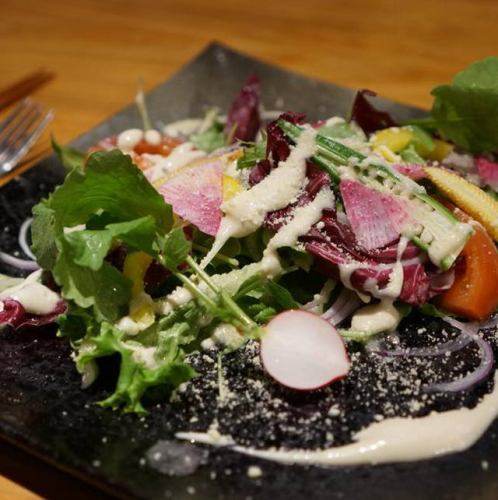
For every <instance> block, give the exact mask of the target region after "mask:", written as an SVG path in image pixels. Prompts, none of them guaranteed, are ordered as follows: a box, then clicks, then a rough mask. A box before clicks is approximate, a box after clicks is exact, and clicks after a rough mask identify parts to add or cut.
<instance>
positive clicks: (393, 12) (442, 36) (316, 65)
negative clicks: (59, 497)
mask: <svg viewBox="0 0 498 500" xmlns="http://www.w3.org/2000/svg"><path fill="white" fill-rule="evenodd" d="M0 13H1V16H0V47H2V51H1V55H0V68H1V71H0V88H2V87H4V86H6V85H8V84H9V83H11V82H12V81H14V80H16V79H18V78H20V77H22V76H23V75H25V74H26V73H28V72H30V71H32V70H33V69H35V68H38V67H46V68H48V69H51V70H53V71H55V72H56V73H57V78H56V79H55V80H54V81H52V82H51V83H49V84H48V85H46V86H45V87H44V88H42V89H41V90H39V91H38V92H37V93H36V99H37V100H39V101H40V102H42V103H44V104H46V105H47V106H48V107H51V108H53V109H54V110H55V112H56V119H55V121H54V123H53V127H52V132H53V133H54V134H55V136H56V137H57V139H58V140H59V141H60V142H67V141H69V140H70V139H72V138H74V137H75V136H77V135H79V134H81V133H83V132H85V131H86V130H87V129H89V128H90V127H92V126H93V125H95V124H96V123H97V122H100V121H101V120H103V119H104V118H106V117H107V116H109V115H111V114H112V113H114V112H115V111H117V110H118V109H120V108H121V107H122V106H123V105H124V104H126V103H127V102H129V101H130V100H131V99H132V97H133V95H134V93H135V91H136V84H137V78H138V77H140V76H141V77H143V78H144V80H145V86H146V88H149V87H152V86H154V85H156V84H158V83H159V82H161V81H163V80H165V79H166V78H167V77H168V76H169V75H171V74H172V73H173V72H174V71H175V70H177V69H178V68H179V67H180V66H181V65H182V64H183V63H184V62H186V61H188V60H189V59H190V58H192V57H193V56H194V55H196V54H197V53H198V52H199V51H200V50H201V49H202V48H203V47H204V46H205V45H206V44H207V43H209V42H210V41H212V40H219V41H222V42H224V43H226V44H229V45H231V46H233V47H234V48H236V49H239V50H241V51H243V52H247V53H249V54H252V55H254V56H256V57H259V58H261V59H263V60H266V61H269V62H272V63H277V64H279V65H282V66H284V67H286V68H289V69H293V70H296V71H299V72H302V73H306V74H308V75H310V76H314V77H318V78H321V79H324V80H329V81H332V82H336V83H339V84H342V85H346V86H350V87H367V88H370V89H374V90H376V91H377V92H378V93H380V94H382V95H385V96H387V97H391V98H393V99H397V100H399V101H402V102H406V103H410V104H415V105H418V106H423V107H429V106H430V104H431V97H430V94H429V91H430V89H431V88H432V87H433V86H434V85H435V84H438V83H443V82H448V81H449V80H450V79H451V77H452V76H453V75H454V74H455V73H456V72H457V71H458V70H460V69H462V68H463V67H465V66H466V65H467V64H469V63H470V62H472V61H474V60H476V59H479V58H482V57H484V56H487V55H492V54H495V55H496V54H497V52H498V30H497V29H496V24H497V21H498V2H497V1H496V0H473V1H472V0H451V1H450V0H446V1H438V0H417V1H415V0H405V1H403V2H401V1H400V0H325V1H320V0H306V1H303V0H285V1H278V0H273V1H272V0H244V1H241V0H238V1H229V0H221V1H216V0H173V1H171V0H140V1H138V0H135V1H131V0H106V1H102V0H78V1H75V2H70V1H68V0H45V1H43V2H41V1H39V0H2V1H1V8H0ZM47 144H48V143H47V138H45V139H44V141H42V143H41V144H39V145H38V146H37V151H40V150H41V149H43V147H46V146H47ZM0 497H2V498H4V497H5V498H7V497H10V498H33V495H32V494H30V493H29V492H27V491H26V490H23V489H21V488H20V487H19V486H17V485H15V484H14V483H12V482H9V481H8V480H7V479H5V478H2V477H1V476H0Z"/></svg>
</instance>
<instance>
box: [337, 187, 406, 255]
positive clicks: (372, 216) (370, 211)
mask: <svg viewBox="0 0 498 500" xmlns="http://www.w3.org/2000/svg"><path fill="white" fill-rule="evenodd" d="M340 189H341V195H342V199H343V202H344V207H345V209H346V215H347V217H348V220H349V223H350V225H351V229H352V230H353V233H354V235H355V237H356V239H357V241H358V243H359V244H360V245H361V246H362V247H363V248H365V249H366V250H374V249H376V248H382V247H384V246H386V245H388V244H389V243H392V242H393V241H395V240H396V239H397V238H398V237H399V235H400V232H401V231H402V230H403V228H404V227H406V225H407V224H409V223H410V222H411V218H410V216H409V215H408V207H407V205H406V202H405V200H403V199H401V198H399V197H397V196H394V195H390V194H387V193H381V192H379V191H376V190H375V189H372V188H369V187H367V186H365V185H363V184H361V183H360V182H357V181H352V180H343V181H342V182H341V186H340Z"/></svg>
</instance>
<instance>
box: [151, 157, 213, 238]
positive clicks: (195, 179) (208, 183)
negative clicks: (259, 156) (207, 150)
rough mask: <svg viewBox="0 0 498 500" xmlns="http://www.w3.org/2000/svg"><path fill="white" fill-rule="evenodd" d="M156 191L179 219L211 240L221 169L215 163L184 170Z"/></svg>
mask: <svg viewBox="0 0 498 500" xmlns="http://www.w3.org/2000/svg"><path fill="white" fill-rule="evenodd" d="M158 191H159V192H160V193H161V194H162V195H163V198H164V199H165V200H166V202H168V203H169V204H171V206H172V207H173V211H174V212H175V213H176V214H178V215H179V216H180V217H183V218H184V219H187V220H188V221H190V222H192V224H195V225H196V226H197V227H198V228H199V229H200V230H201V231H202V232H204V233H206V234H209V235H211V236H215V235H216V232H217V231H218V227H219V225H220V222H221V215H222V214H221V208H220V207H221V203H222V201H223V166H222V164H221V163H220V162H219V161H213V162H210V163H206V164H204V165H202V166H194V167H189V168H184V169H182V170H179V171H178V174H177V175H175V176H174V177H172V178H171V179H169V180H167V181H166V182H165V183H164V184H162V185H161V186H159V188H158Z"/></svg>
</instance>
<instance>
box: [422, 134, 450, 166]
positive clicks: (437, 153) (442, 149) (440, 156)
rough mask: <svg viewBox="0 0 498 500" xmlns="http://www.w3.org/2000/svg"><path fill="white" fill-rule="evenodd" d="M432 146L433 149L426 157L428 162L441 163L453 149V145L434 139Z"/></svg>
mask: <svg viewBox="0 0 498 500" xmlns="http://www.w3.org/2000/svg"><path fill="white" fill-rule="evenodd" d="M434 145H435V148H434V149H433V150H432V151H431V152H430V153H428V154H427V155H426V158H427V159H428V160H434V161H443V160H444V159H445V158H446V157H447V156H448V155H449V154H450V153H451V152H452V151H453V149H454V146H453V144H450V143H449V142H446V141H442V140H441V139H434Z"/></svg>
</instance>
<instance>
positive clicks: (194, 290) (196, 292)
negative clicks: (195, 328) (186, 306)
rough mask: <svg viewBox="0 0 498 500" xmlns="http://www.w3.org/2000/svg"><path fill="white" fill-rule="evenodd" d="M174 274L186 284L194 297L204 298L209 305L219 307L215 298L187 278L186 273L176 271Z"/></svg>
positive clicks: (213, 307)
mask: <svg viewBox="0 0 498 500" xmlns="http://www.w3.org/2000/svg"><path fill="white" fill-rule="evenodd" d="M174 275H175V276H176V277H177V278H178V279H179V280H180V281H181V282H182V283H183V284H184V285H185V288H187V290H188V291H189V292H190V293H192V295H193V296H194V297H196V298H197V299H199V300H202V301H203V302H204V303H205V304H206V305H207V306H208V307H210V308H212V309H215V308H216V307H217V305H216V303H215V302H214V300H212V299H211V298H210V297H209V296H208V295H206V294H205V293H204V292H203V291H202V290H201V289H200V288H199V287H198V286H197V285H196V284H195V283H194V282H193V281H192V280H191V279H189V278H187V276H185V275H184V274H182V273H180V272H178V271H175V272H174Z"/></svg>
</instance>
